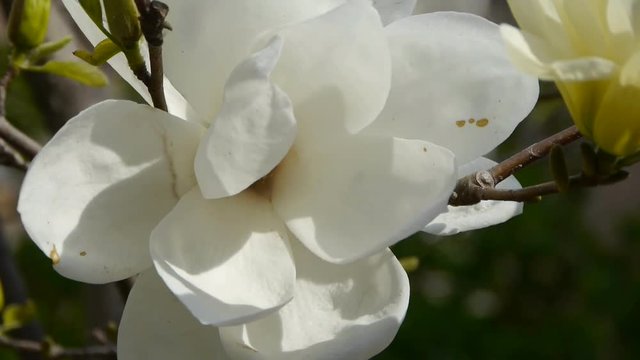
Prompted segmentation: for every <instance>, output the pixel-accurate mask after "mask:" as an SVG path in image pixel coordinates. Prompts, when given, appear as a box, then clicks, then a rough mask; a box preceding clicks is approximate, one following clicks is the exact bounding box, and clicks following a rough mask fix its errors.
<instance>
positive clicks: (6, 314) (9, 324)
mask: <svg viewBox="0 0 640 360" xmlns="http://www.w3.org/2000/svg"><path fill="white" fill-rule="evenodd" d="M35 317H36V305H35V304H34V303H33V301H31V300H29V301H27V302H26V303H24V304H9V305H7V307H6V308H5V309H4V311H3V312H2V331H9V330H14V329H19V328H21V327H23V326H25V325H26V324H28V323H29V322H31V321H33V319H35Z"/></svg>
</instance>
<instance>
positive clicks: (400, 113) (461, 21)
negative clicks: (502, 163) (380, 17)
mask: <svg viewBox="0 0 640 360" xmlns="http://www.w3.org/2000/svg"><path fill="white" fill-rule="evenodd" d="M385 30H386V33H387V36H388V38H389V43H390V46H391V55H392V59H393V60H392V62H393V81H392V87H391V94H390V95H389V99H388V101H387V104H386V106H385V109H384V110H383V112H382V113H381V115H380V116H379V118H378V119H377V120H376V121H375V122H374V123H373V124H372V128H371V130H372V131H374V132H376V133H382V134H385V133H386V134H391V135H394V136H399V137H404V138H409V139H414V138H417V139H422V140H427V141H431V142H433V143H436V144H438V145H441V146H444V147H446V148H448V149H450V150H451V151H453V152H454V153H455V154H456V157H457V160H458V161H459V162H460V163H465V162H468V161H471V160H473V159H475V158H477V157H479V156H481V155H484V154H486V153H487V152H489V151H491V150H492V149H493V148H495V147H496V146H497V145H498V144H500V143H501V142H502V141H504V140H505V139H506V138H507V137H508V136H509V135H510V134H511V132H512V131H513V129H514V128H515V127H516V125H518V123H519V122H520V121H522V119H524V117H525V116H526V115H527V114H528V113H529V112H530V111H531V109H532V108H533V106H534V105H535V103H536V101H537V97H538V83H537V80H536V79H535V78H533V77H530V76H528V75H525V74H522V73H521V72H520V71H519V70H518V69H516V68H515V67H514V66H513V65H512V64H511V61H510V60H509V58H508V56H507V52H506V50H505V48H504V44H503V43H502V38H501V36H500V31H499V28H498V26H497V25H495V24H493V23H490V22H488V21H486V20H484V19H482V18H480V17H478V16H475V15H470V14H463V13H448V12H443V13H432V14H424V15H418V16H412V17H408V18H404V19H402V20H399V21H396V22H394V23H392V24H391V25H389V26H387V27H386V28H385Z"/></svg>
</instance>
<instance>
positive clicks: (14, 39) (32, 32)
mask: <svg viewBox="0 0 640 360" xmlns="http://www.w3.org/2000/svg"><path fill="white" fill-rule="evenodd" d="M50 10H51V0H15V1H14V2H13V5H12V6H11V13H10V14H9V26H8V33H9V40H11V43H12V44H13V45H14V46H15V47H16V48H18V49H20V50H23V51H24V50H31V49H33V48H35V47H36V46H38V45H40V44H42V42H44V38H45V36H46V35H47V27H48V25H49V12H50Z"/></svg>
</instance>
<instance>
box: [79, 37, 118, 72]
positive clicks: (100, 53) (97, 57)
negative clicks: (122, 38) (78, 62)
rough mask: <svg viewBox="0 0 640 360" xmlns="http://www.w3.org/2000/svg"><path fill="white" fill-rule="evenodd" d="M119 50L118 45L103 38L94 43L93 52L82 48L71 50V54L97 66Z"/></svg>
mask: <svg viewBox="0 0 640 360" xmlns="http://www.w3.org/2000/svg"><path fill="white" fill-rule="evenodd" d="M119 52H120V47H119V46H118V45H116V44H115V43H114V42H113V41H111V40H109V39H105V40H102V41H101V42H99V43H98V45H96V48H95V49H94V50H93V53H91V52H88V51H84V50H76V51H74V52H73V55H75V56H77V57H79V58H80V59H82V60H84V61H86V62H87V63H89V64H91V65H93V66H98V65H102V64H104V63H106V62H107V60H109V59H111V58H112V57H113V56H115V55H116V54H117V53H119Z"/></svg>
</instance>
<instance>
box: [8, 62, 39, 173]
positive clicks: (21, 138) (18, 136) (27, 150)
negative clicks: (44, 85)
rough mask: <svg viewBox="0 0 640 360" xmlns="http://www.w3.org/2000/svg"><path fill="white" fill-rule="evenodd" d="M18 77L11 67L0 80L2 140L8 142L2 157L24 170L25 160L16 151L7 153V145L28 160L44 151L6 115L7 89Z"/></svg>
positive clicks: (9, 163)
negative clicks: (12, 123) (8, 157)
mask: <svg viewBox="0 0 640 360" xmlns="http://www.w3.org/2000/svg"><path fill="white" fill-rule="evenodd" d="M16 75H17V70H16V69H15V68H13V67H12V66H11V65H9V69H8V70H7V72H6V73H5V74H4V76H3V77H2V79H0V138H2V139H4V141H5V142H6V144H5V146H2V151H0V152H2V155H3V157H5V156H10V157H12V159H10V161H3V163H5V164H7V165H11V164H17V166H16V167H18V168H20V169H22V168H24V165H26V162H25V159H22V158H21V157H20V156H18V154H17V153H16V152H15V151H5V149H6V147H7V146H6V145H9V146H10V147H12V148H14V149H15V150H17V152H19V153H20V154H21V155H22V156H24V158H26V160H31V159H33V158H34V157H35V156H36V154H37V153H38V152H39V151H40V149H42V146H41V145H40V144H38V142H36V141H35V140H33V139H32V138H30V137H29V136H28V135H26V134H25V133H23V132H22V131H20V130H18V129H17V128H16V127H14V126H13V125H11V123H9V121H7V118H6V117H5V115H6V101H7V88H8V87H9V84H10V83H11V81H13V79H14V78H15V77H16Z"/></svg>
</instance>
